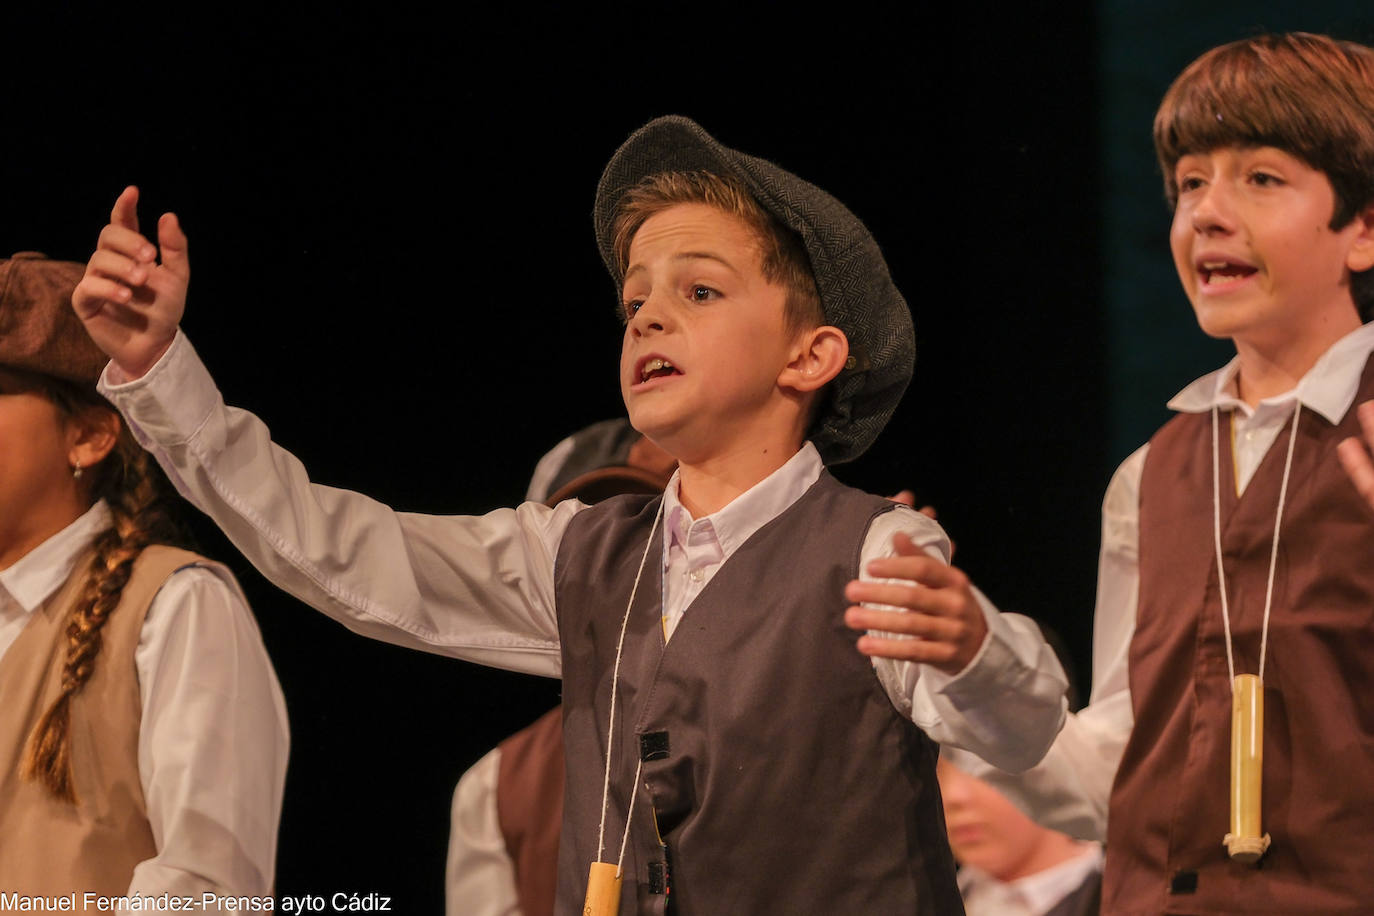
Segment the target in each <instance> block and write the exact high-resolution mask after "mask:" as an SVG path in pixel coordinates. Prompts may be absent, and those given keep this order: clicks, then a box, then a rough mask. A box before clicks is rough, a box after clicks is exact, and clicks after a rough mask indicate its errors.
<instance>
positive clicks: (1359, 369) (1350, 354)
mask: <svg viewBox="0 0 1374 916" xmlns="http://www.w3.org/2000/svg"><path fill="white" fill-rule="evenodd" d="M1371 352H1374V324H1366V325H1362V326H1360V327H1358V328H1356V329H1355V330H1353V331H1351V332H1350V333H1349V334H1347V335H1345V336H1344V337H1342V338H1341V339H1340V340H1338V341H1336V342H1335V343H1334V344H1332V345H1331V348H1330V349H1329V350H1327V351H1326V352H1325V353H1323V354H1322V355H1321V358H1320V359H1318V360H1317V361H1316V363H1314V364H1313V366H1312V368H1311V369H1309V370H1307V374H1306V375H1304V376H1303V377H1302V378H1301V379H1300V380H1299V381H1298V384H1297V387H1295V388H1293V389H1292V390H1290V391H1286V392H1284V393H1283V394H1279V395H1275V396H1274V397H1272V398H1265V399H1264V400H1263V401H1261V402H1260V406H1261V407H1263V406H1264V405H1267V404H1283V403H1291V402H1292V400H1293V398H1295V397H1296V398H1297V399H1298V400H1299V401H1300V402H1301V403H1302V405H1303V406H1304V407H1307V408H1310V409H1311V410H1315V411H1316V412H1317V413H1319V414H1321V415H1322V416H1323V417H1325V418H1326V421H1327V422H1328V423H1331V424H1332V425H1335V424H1337V423H1339V422H1340V421H1341V418H1342V417H1344V416H1345V415H1346V413H1347V412H1348V411H1349V410H1350V405H1351V404H1353V403H1354V402H1355V393H1356V392H1357V391H1358V390H1359V387H1360V377H1361V376H1362V375H1363V373H1364V367H1365V363H1366V362H1368V361H1369V354H1370V353H1371ZM1239 371H1240V358H1239V357H1236V358H1235V359H1232V360H1231V361H1230V362H1229V363H1227V364H1226V365H1225V366H1223V367H1221V368H1220V369H1218V370H1217V371H1215V372H1211V373H1208V374H1207V375H1204V376H1203V377H1202V378H1200V379H1198V380H1197V381H1195V382H1193V383H1192V384H1191V385H1189V386H1188V387H1186V388H1184V389H1183V390H1182V391H1180V392H1179V393H1178V394H1176V395H1174V397H1173V399H1172V400H1171V401H1169V409H1170V410H1177V411H1180V412H1182V413H1205V412H1207V411H1209V410H1211V409H1212V408H1213V407H1219V408H1225V409H1230V408H1235V407H1238V406H1240V405H1242V404H1243V403H1244V402H1243V401H1241V400H1240V399H1239V398H1237V397H1236V375H1237V373H1238V372H1239ZM1247 412H1248V408H1247Z"/></svg>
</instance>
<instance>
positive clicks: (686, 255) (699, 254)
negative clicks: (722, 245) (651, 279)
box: [625, 251, 739, 280]
mask: <svg viewBox="0 0 1374 916" xmlns="http://www.w3.org/2000/svg"><path fill="white" fill-rule="evenodd" d="M673 261H674V262H679V261H715V262H716V263H717V264H721V265H724V266H725V267H726V268H728V269H729V270H730V272H731V273H733V274H739V268H737V267H736V266H735V265H734V264H732V263H730V262H729V261H727V260H726V259H725V258H724V257H722V256H721V255H718V254H715V253H714V252H710V251H683V252H679V253H678V254H675V255H673ZM643 270H644V265H643V264H635V265H634V266H632V267H631V268H630V269H629V270H627V271H625V280H629V279H630V278H631V277H633V276H634V275H635V274H637V273H640V272H641V271H643Z"/></svg>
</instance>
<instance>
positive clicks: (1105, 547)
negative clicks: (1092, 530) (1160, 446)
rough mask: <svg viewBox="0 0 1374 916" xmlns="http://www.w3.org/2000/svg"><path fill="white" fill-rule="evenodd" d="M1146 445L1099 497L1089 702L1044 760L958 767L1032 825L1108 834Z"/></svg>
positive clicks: (1127, 708)
mask: <svg viewBox="0 0 1374 916" xmlns="http://www.w3.org/2000/svg"><path fill="white" fill-rule="evenodd" d="M1147 448H1148V446H1144V447H1142V448H1140V449H1138V450H1137V451H1136V452H1135V453H1134V454H1132V455H1131V456H1130V457H1129V458H1127V459H1126V460H1125V461H1124V462H1123V463H1122V465H1121V467H1120V468H1119V469H1118V470H1117V472H1116V474H1115V476H1113V477H1112V482H1111V484H1110V485H1109V486H1108V487H1107V495H1106V498H1105V499H1104V500H1103V502H1102V552H1101V555H1100V558H1099V561H1098V575H1097V609H1096V614H1095V617H1094V622H1093V687H1092V695H1091V698H1090V701H1089V703H1088V705H1087V706H1086V707H1084V708H1083V709H1082V710H1080V711H1079V712H1078V713H1076V714H1073V715H1070V716H1069V718H1068V720H1067V721H1066V722H1065V723H1064V728H1063V730H1062V731H1061V732H1060V733H1059V737H1058V738H1057V739H1056V740H1055V742H1054V745H1053V746H1052V747H1051V748H1050V751H1049V753H1048V754H1046V755H1045V759H1044V760H1043V761H1041V762H1040V764H1039V765H1038V766H1036V767H1034V768H1033V769H1031V770H1029V771H1028V772H1025V773H1020V774H1015V775H1013V774H1010V773H1005V772H1001V771H999V770H998V769H996V768H995V767H992V766H989V765H988V764H987V763H982V762H980V761H971V760H970V761H962V760H961V761H960V762H959V764H958V765H959V766H960V767H961V768H964V769H967V770H969V772H972V773H973V774H974V775H976V776H979V777H981V778H983V779H985V780H987V781H988V782H990V783H992V784H993V785H995V786H996V787H997V788H998V789H999V790H1001V792H1002V793H1003V794H1004V795H1006V796H1007V797H1008V798H1010V799H1011V800H1012V801H1013V802H1015V803H1016V805H1017V807H1019V808H1021V809H1022V810H1023V811H1025V812H1026V813H1027V814H1028V815H1030V817H1031V818H1032V819H1034V820H1035V821H1036V822H1038V823H1040V824H1042V825H1044V826H1046V827H1050V828H1052V829H1055V830H1061V831H1063V832H1064V833H1068V834H1070V835H1072V836H1076V837H1080V838H1083V839H1091V840H1104V839H1106V835H1107V807H1108V803H1109V801H1110V799H1111V792H1112V781H1113V780H1114V779H1115V777H1116V769H1117V766H1118V765H1120V763H1121V754H1122V752H1123V751H1124V750H1125V749H1126V740H1127V739H1128V738H1129V737H1130V735H1131V726H1132V725H1133V724H1134V713H1133V712H1132V707H1131V691H1130V682H1129V680H1128V664H1129V650H1130V646H1131V637H1132V635H1133V634H1134V632H1135V614H1136V601H1137V600H1138V597H1139V595H1138V591H1139V584H1140V568H1139V563H1138V559H1137V558H1138V546H1139V532H1140V474H1141V471H1142V469H1143V468H1144V466H1145V454H1146V450H1147ZM994 762H995V761H994Z"/></svg>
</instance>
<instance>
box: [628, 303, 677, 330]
mask: <svg viewBox="0 0 1374 916" xmlns="http://www.w3.org/2000/svg"><path fill="white" fill-rule="evenodd" d="M662 298H663V297H662V296H660V295H658V294H656V293H651V294H650V295H649V296H647V297H646V298H645V299H644V300H643V301H642V302H641V303H640V305H639V309H638V310H637V311H636V312H635V313H634V314H633V315H631V316H630V322H629V327H628V329H627V330H628V332H629V334H630V335H632V336H634V337H645V336H648V335H651V334H661V333H663V332H664V331H666V330H668V328H669V327H670V323H671V316H670V315H669V310H668V308H667V306H666V305H665V304H664V302H663V301H662Z"/></svg>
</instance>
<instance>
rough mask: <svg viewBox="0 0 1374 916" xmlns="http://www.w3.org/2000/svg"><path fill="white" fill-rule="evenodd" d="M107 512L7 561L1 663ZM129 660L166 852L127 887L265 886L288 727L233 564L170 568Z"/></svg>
mask: <svg viewBox="0 0 1374 916" xmlns="http://www.w3.org/2000/svg"><path fill="white" fill-rule="evenodd" d="M110 524H111V516H110V511H109V509H108V507H106V505H105V504H104V503H103V502H100V503H96V505H95V506H93V507H92V508H91V509H89V510H88V511H87V512H86V513H84V514H83V515H82V516H81V517H80V518H78V519H76V521H74V522H72V523H71V524H70V525H68V526H67V527H66V528H64V529H62V530H61V531H59V532H58V533H57V534H54V535H53V536H52V537H50V538H48V539H47V540H45V541H44V542H43V543H42V544H40V545H38V546H37V547H35V548H34V549H33V550H31V551H29V552H28V553H27V554H25V555H24V556H23V557H21V558H20V559H19V560H18V561H17V562H15V563H14V564H13V565H12V566H10V567H9V568H8V569H6V570H4V571H3V572H0V661H3V659H4V656H5V654H6V653H7V652H8V651H9V650H10V648H11V647H12V646H13V644H14V641H15V639H17V638H18V636H19V634H20V632H21V631H22V630H23V629H24V627H25V626H26V625H27V624H28V622H29V619H30V616H31V615H32V614H33V612H34V611H35V610H37V609H38V608H39V607H41V606H42V605H43V603H44V602H45V601H47V600H49V599H50V598H52V597H53V596H54V595H55V594H56V593H57V591H58V590H59V589H60V588H61V587H62V585H63V584H64V583H65V582H66V581H67V579H68V578H69V576H71V574H72V573H73V571H74V565H75V563H76V562H77V560H78V559H79V558H80V556H81V554H82V553H83V552H84V551H85V550H86V548H87V546H88V545H89V544H90V543H91V541H92V540H94V538H95V537H96V535H98V534H99V533H100V532H102V531H104V530H105V529H106V528H108V527H109V526H110ZM134 665H135V669H136V670H137V672H138V688H139V699H140V701H141V704H142V714H141V718H140V721H139V733H138V769H139V777H140V782H141V784H142V787H143V797H144V800H145V802H146V804H147V810H148V821H149V824H150V826H151V828H152V833H153V840H154V843H155V844H156V846H157V850H158V851H157V855H155V856H154V857H153V858H151V859H148V860H146V861H143V862H140V863H139V864H138V865H137V866H136V867H135V868H134V873H133V876H132V879H131V880H130V883H129V890H128V893H129V895H130V896H135V895H151V896H157V895H158V894H162V893H171V894H190V895H199V894H200V893H203V892H206V891H215V892H220V893H226V894H227V893H232V894H247V895H263V894H267V893H269V892H270V891H271V889H272V886H273V875H274V871H275V867H276V855H277V824H278V822H279V820H280V818H281V804H282V790H283V787H284V783H285V778H286V758H287V751H288V748H289V743H290V735H289V730H288V728H287V721H286V706H285V704H284V703H283V700H282V695H281V688H280V687H279V686H278V684H277V678H276V674H275V673H274V672H273V670H272V664H271V662H270V661H269V660H268V658H267V652H266V650H265V649H264V648H263V645H262V638H261V636H260V635H259V633H258V629H257V624H256V622H255V621H254V620H253V617H252V614H251V613H249V611H248V605H247V602H246V601H245V600H244V598H243V595H242V593H241V592H240V591H239V588H238V584H237V583H236V582H235V581H234V579H233V576H232V575H231V574H230V573H229V571H228V570H227V569H225V568H223V567H221V566H218V565H215V566H191V567H187V568H184V569H180V570H177V571H176V572H175V573H173V574H172V575H171V576H170V577H169V578H168V579H167V581H166V583H165V584H164V585H163V587H162V589H161V590H160V591H159V592H158V593H157V596H156V597H155V598H154V599H153V601H152V604H151V605H149V608H148V615H147V617H146V618H145V620H144V623H143V629H142V631H141V632H140V634H139V642H138V646H137V648H136V649H135V651H134ZM0 702H4V698H3V697H0ZM224 736H232V740H223V737H224Z"/></svg>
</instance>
